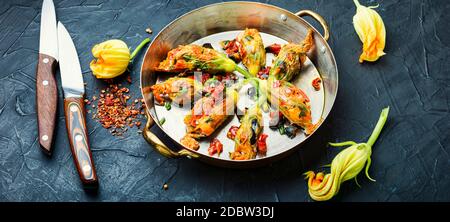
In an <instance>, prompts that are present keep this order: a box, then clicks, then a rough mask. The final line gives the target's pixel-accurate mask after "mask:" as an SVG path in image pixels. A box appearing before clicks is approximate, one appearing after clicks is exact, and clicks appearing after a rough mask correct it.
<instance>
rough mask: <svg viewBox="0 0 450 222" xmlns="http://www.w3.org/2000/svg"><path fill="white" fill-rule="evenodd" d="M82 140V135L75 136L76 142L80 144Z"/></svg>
mask: <svg viewBox="0 0 450 222" xmlns="http://www.w3.org/2000/svg"><path fill="white" fill-rule="evenodd" d="M82 139H83V137H82V136H81V135H80V134H78V135H76V136H75V140H76V141H78V142H80V141H81V140H82Z"/></svg>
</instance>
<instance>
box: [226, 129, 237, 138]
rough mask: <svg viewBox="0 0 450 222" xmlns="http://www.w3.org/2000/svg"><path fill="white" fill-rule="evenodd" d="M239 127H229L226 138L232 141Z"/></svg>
mask: <svg viewBox="0 0 450 222" xmlns="http://www.w3.org/2000/svg"><path fill="white" fill-rule="evenodd" d="M238 129H239V127H238V126H231V127H230V129H229V130H228V132H227V137H228V138H229V139H232V140H234V138H236V132H237V131H238Z"/></svg>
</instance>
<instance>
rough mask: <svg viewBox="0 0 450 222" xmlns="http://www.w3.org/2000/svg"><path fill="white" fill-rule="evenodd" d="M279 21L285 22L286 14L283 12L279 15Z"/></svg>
mask: <svg viewBox="0 0 450 222" xmlns="http://www.w3.org/2000/svg"><path fill="white" fill-rule="evenodd" d="M280 19H281V21H283V22H285V21H286V20H287V16H286V15H285V14H281V15H280Z"/></svg>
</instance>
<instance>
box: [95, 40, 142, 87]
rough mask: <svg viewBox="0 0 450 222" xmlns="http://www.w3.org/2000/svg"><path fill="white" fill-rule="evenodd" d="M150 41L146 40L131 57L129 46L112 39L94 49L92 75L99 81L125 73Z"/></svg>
mask: <svg viewBox="0 0 450 222" xmlns="http://www.w3.org/2000/svg"><path fill="white" fill-rule="evenodd" d="M149 41H150V39H149V38H146V39H145V40H144V41H143V42H141V44H140V45H139V46H138V47H137V48H136V49H135V50H134V51H133V53H132V54H131V55H130V49H128V46H127V44H126V43H125V42H124V41H122V40H119V39H111V40H108V41H105V42H102V43H100V44H97V45H95V46H94V47H93V48H92V55H93V56H94V58H95V59H94V60H92V61H91V63H90V68H91V70H92V73H93V74H94V76H95V77H97V78H98V79H111V78H114V77H117V76H119V75H121V74H122V73H124V72H125V71H126V70H127V68H128V64H129V63H130V60H132V59H133V58H134V56H135V55H136V54H137V52H138V51H139V50H140V49H141V48H142V47H143V46H144V45H145V44H146V43H148V42H149Z"/></svg>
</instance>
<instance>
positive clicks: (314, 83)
mask: <svg viewBox="0 0 450 222" xmlns="http://www.w3.org/2000/svg"><path fill="white" fill-rule="evenodd" d="M321 83H322V79H320V77H317V78H315V79H314V80H313V81H312V86H313V87H314V90H316V91H319V90H320V84H321Z"/></svg>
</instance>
